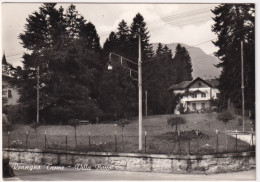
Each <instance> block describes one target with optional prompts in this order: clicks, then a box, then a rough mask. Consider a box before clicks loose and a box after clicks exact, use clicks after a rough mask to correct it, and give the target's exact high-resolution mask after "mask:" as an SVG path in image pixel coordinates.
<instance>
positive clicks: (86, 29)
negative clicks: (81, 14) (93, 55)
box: [79, 22, 101, 52]
mask: <svg viewBox="0 0 260 182" xmlns="http://www.w3.org/2000/svg"><path fill="white" fill-rule="evenodd" d="M79 37H80V39H81V40H82V41H83V45H84V46H85V47H86V48H87V49H89V50H94V51H96V52H100V51H101V47H100V43H99V36H98V34H97V31H96V28H95V26H94V25H93V24H92V23H91V22H88V23H87V24H84V25H82V27H81V30H80V33H79Z"/></svg>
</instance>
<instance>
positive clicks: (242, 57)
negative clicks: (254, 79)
mask: <svg viewBox="0 0 260 182" xmlns="http://www.w3.org/2000/svg"><path fill="white" fill-rule="evenodd" d="M243 49H244V48H243V41H242V40H241V90H242V121H243V133H244V132H245V96H244V89H245V86H244V55H243Z"/></svg>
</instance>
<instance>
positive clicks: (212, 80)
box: [205, 79, 219, 88]
mask: <svg viewBox="0 0 260 182" xmlns="http://www.w3.org/2000/svg"><path fill="white" fill-rule="evenodd" d="M205 81H206V82H207V83H209V84H210V85H212V87H214V88H216V87H218V85H219V81H218V80H217V79H210V80H205Z"/></svg>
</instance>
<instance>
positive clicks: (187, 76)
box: [174, 44, 193, 83]
mask: <svg viewBox="0 0 260 182" xmlns="http://www.w3.org/2000/svg"><path fill="white" fill-rule="evenodd" d="M174 67H175V69H176V83H180V82H182V81H190V80H192V71H193V70H192V63H191V58H190V56H189V53H188V51H187V50H186V48H185V47H182V46H181V45H180V44H178V45H177V47H176V51H175V56H174Z"/></svg>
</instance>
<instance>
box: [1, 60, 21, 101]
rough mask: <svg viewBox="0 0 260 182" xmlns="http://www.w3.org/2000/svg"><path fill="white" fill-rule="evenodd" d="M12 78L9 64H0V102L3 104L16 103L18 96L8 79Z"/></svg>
mask: <svg viewBox="0 0 260 182" xmlns="http://www.w3.org/2000/svg"><path fill="white" fill-rule="evenodd" d="M11 79H12V76H11V73H10V70H9V65H6V64H4V65H2V102H3V106H5V105H16V104H17V103H18V99H19V97H20V95H19V93H18V91H17V90H16V89H15V87H13V86H11V84H10V80H11Z"/></svg>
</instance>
